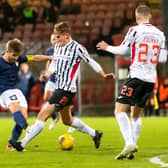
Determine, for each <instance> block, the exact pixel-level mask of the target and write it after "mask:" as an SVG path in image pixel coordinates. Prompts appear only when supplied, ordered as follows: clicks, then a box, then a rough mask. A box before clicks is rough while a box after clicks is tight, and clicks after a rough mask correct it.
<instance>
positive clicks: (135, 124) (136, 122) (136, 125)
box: [132, 118, 142, 144]
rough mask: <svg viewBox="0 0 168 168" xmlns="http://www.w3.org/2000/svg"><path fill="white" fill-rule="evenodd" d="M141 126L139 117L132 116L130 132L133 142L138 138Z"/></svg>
mask: <svg viewBox="0 0 168 168" xmlns="http://www.w3.org/2000/svg"><path fill="white" fill-rule="evenodd" d="M141 126H142V122H141V118H132V133H133V138H134V142H135V144H136V142H137V140H138V138H139V134H140V131H141Z"/></svg>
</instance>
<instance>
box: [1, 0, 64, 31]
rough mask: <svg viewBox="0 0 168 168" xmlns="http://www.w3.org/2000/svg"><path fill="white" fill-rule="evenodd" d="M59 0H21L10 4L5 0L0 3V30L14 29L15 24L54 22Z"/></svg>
mask: <svg viewBox="0 0 168 168" xmlns="http://www.w3.org/2000/svg"><path fill="white" fill-rule="evenodd" d="M60 5H61V1H55V0H42V1H33V0H22V1H15V2H14V3H12V4H10V3H9V2H8V1H7V0H1V3H0V27H1V29H2V32H4V31H14V29H15V27H16V25H18V24H27V23H31V24H33V25H35V24H36V23H45V22H56V20H57V17H58V13H59V8H60Z"/></svg>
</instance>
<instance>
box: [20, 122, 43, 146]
mask: <svg viewBox="0 0 168 168" xmlns="http://www.w3.org/2000/svg"><path fill="white" fill-rule="evenodd" d="M44 126H45V122H44V121H41V120H37V121H36V122H35V124H34V125H32V126H31V128H30V130H29V131H27V132H26V135H25V137H24V138H23V139H22V141H21V146H22V147H25V146H26V144H27V143H28V142H29V141H31V140H32V139H33V138H34V137H35V136H36V135H38V134H39V133H40V132H41V130H42V129H43V128H44Z"/></svg>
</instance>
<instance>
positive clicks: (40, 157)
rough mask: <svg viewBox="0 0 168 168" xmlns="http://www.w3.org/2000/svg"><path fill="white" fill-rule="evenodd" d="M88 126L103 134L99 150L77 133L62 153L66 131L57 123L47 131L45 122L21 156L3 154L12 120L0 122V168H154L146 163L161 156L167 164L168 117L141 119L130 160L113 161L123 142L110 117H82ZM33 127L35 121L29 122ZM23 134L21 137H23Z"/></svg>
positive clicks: (64, 127)
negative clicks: (60, 142)
mask: <svg viewBox="0 0 168 168" xmlns="http://www.w3.org/2000/svg"><path fill="white" fill-rule="evenodd" d="M82 120H83V121H85V122H86V123H87V124H88V125H90V126H92V127H93V128H95V129H100V130H102V131H103V132H104V135H103V138H102V143H101V146H100V148H99V149H95V148H94V144H93V141H92V139H91V138H90V137H89V136H88V135H86V134H82V133H80V132H78V131H76V132H74V133H73V137H74V138H75V147H74V149H73V150H72V151H62V150H60V149H59V147H58V137H59V136H60V135H62V134H64V133H65V132H66V131H67V129H68V127H66V126H63V124H62V123H61V121H59V123H57V125H56V126H55V128H54V129H53V130H51V131H49V130H48V125H49V121H48V122H47V124H46V127H45V129H44V130H43V132H42V133H41V134H40V135H39V136H38V137H36V138H35V139H33V140H32V141H31V142H30V143H29V144H28V145H27V148H26V149H27V151H25V152H16V151H15V152H6V151H5V147H6V145H7V140H8V138H9V136H10V131H11V129H12V126H13V124H14V122H13V120H12V118H1V119H0V125H1V127H0V168H1V167H3V168H88V167H89V168H157V167H161V166H160V165H156V164H153V163H151V162H150V161H149V159H150V158H151V157H155V156H164V157H160V158H161V159H162V158H163V160H164V162H167V163H168V117H165V118H164V117H158V118H155V117H151V118H143V120H142V124H143V125H142V131H141V135H140V138H139V141H138V146H139V152H138V153H137V154H136V157H135V159H134V160H121V161H118V160H115V159H114V158H115V156H116V155H117V154H118V153H119V152H120V151H121V150H122V147H123V145H124V142H123V139H122V137H121V134H120V132H119V128H118V125H117V122H116V121H115V119H114V118H112V117H96V118H94V117H83V118H82ZM28 121H29V123H31V124H32V123H34V121H35V118H29V120H28ZM23 134H24V133H23Z"/></svg>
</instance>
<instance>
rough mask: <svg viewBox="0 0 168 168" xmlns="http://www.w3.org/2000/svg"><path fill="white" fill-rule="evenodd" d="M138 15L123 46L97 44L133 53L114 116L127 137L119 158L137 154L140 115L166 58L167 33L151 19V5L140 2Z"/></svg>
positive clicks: (102, 47) (118, 52)
mask: <svg viewBox="0 0 168 168" xmlns="http://www.w3.org/2000/svg"><path fill="white" fill-rule="evenodd" d="M135 16H136V22H137V26H134V27H132V28H130V29H129V31H128V33H127V35H126V36H125V39H124V41H123V42H122V44H121V45H120V46H110V45H108V44H107V43H106V42H104V41H102V42H100V43H98V44H97V49H99V50H105V51H109V52H111V53H113V54H119V55H120V54H121V55H127V54H128V53H130V56H131V65H130V68H129V69H130V71H129V75H128V79H127V80H126V81H125V83H124V85H123V87H122V88H121V92H120V94H119V95H118V98H117V100H116V105H115V116H116V119H117V122H118V124H119V127H120V131H121V133H122V135H123V137H124V140H125V147H124V149H123V151H122V152H121V153H120V154H119V155H117V156H116V159H124V158H128V159H131V158H133V157H134V152H136V151H137V146H136V142H137V139H138V137H139V133H140V128H141V119H140V116H141V114H142V112H143V109H144V106H145V103H146V99H147V98H148V95H150V93H151V92H152V91H153V89H154V83H155V79H156V65H157V63H158V62H166V60H167V50H166V47H165V36H164V34H163V32H161V31H160V30H159V29H158V28H156V27H155V26H153V25H151V24H150V23H149V20H150V18H151V14H150V9H149V7H148V6H146V5H140V6H138V7H137V8H136V11H135ZM128 109H130V110H131V117H132V129H131V123H130V121H129V118H128V116H127V114H126V112H127V111H128Z"/></svg>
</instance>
